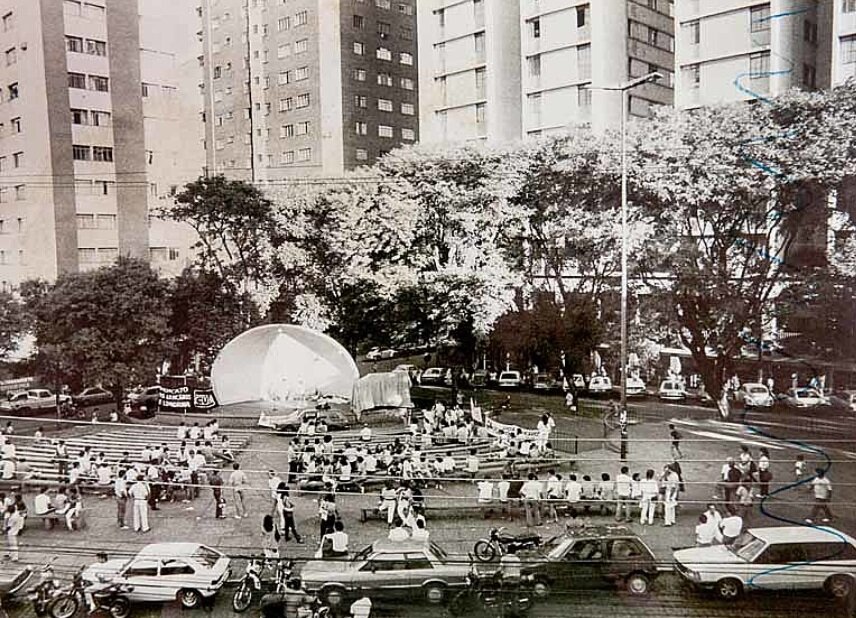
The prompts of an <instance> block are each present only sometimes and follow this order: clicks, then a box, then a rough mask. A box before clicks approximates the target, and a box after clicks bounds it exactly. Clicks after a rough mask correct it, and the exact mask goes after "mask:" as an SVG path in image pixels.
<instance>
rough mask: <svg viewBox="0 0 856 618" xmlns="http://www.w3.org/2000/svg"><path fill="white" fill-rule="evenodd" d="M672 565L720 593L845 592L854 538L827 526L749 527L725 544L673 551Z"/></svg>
mask: <svg viewBox="0 0 856 618" xmlns="http://www.w3.org/2000/svg"><path fill="white" fill-rule="evenodd" d="M674 558H675V570H676V571H677V572H678V574H680V575H681V577H683V578H684V579H686V580H687V581H689V582H690V583H692V584H693V585H694V586H698V587H700V588H713V589H715V590H716V592H717V593H718V594H719V596H720V597H722V598H724V599H734V598H736V597H738V596H740V595H741V594H742V593H743V592H744V591H746V590H810V589H817V590H826V591H827V592H829V593H830V594H832V595H834V596H836V597H838V598H842V599H843V598H846V597H847V596H848V595H849V594H850V591H851V590H852V589H853V586H854V582H856V580H854V578H853V575H852V573H853V572H854V570H856V542H854V540H853V538H851V537H849V536H848V535H846V534H844V533H843V532H839V531H838V530H835V529H834V528H829V527H812V526H783V527H778V528H752V529H750V530H747V531H746V532H744V533H743V534H742V535H741V536H740V537H739V538H738V539H737V540H736V541H735V542H734V543H732V544H731V545H711V546H708V547H692V548H689V549H680V550H677V551H675V552H674Z"/></svg>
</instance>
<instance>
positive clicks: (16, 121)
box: [9, 116, 21, 133]
mask: <svg viewBox="0 0 856 618" xmlns="http://www.w3.org/2000/svg"><path fill="white" fill-rule="evenodd" d="M9 126H11V127H12V133H20V132H21V118H20V116H19V117H17V118H12V120H11V121H10V122H9Z"/></svg>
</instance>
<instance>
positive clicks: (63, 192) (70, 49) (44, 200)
mask: <svg viewBox="0 0 856 618" xmlns="http://www.w3.org/2000/svg"><path fill="white" fill-rule="evenodd" d="M182 4H183V3H175V2H173V3H170V2H169V1H168V0H139V2H138V1H125V2H112V3H109V5H108V3H106V2H105V0H64V1H59V0H0V40H2V50H3V55H4V57H3V61H2V62H0V88H2V97H0V287H3V288H9V287H13V286H15V285H16V284H18V283H20V282H21V281H22V280H25V279H28V278H33V277H43V278H47V279H53V278H54V277H56V276H57V275H58V274H60V273H64V272H73V271H76V270H78V269H86V268H91V267H97V266H100V265H103V264H106V263H109V262H111V261H113V260H114V259H115V258H116V257H117V256H119V255H129V256H134V257H141V258H147V257H148V256H149V247H150V244H151V245H152V246H161V245H162V246H163V248H164V249H165V250H166V251H167V255H166V259H165V260H164V264H163V265H164V266H169V265H170V263H172V266H174V267H177V266H178V263H180V262H181V260H182V258H183V257H186V251H187V247H188V246H189V244H190V241H189V239H188V236H187V234H186V233H185V232H184V231H183V230H182V229H181V228H179V227H178V226H174V225H169V224H166V223H163V222H157V223H154V222H153V223H152V227H151V228H150V223H149V221H150V217H149V214H150V212H151V211H152V210H153V209H154V207H155V206H156V205H160V204H161V203H163V201H162V200H161V199H160V198H161V196H162V195H167V194H168V193H169V191H170V187H171V186H172V185H178V184H179V183H180V182H182V181H186V180H188V179H190V178H192V177H193V176H195V175H198V174H199V172H200V171H201V167H202V166H201V162H202V158H201V156H199V155H196V156H195V159H196V162H194V155H193V152H194V148H195V149H196V150H197V152H201V148H200V146H201V142H200V141H199V140H198V139H197V140H196V142H195V143H194V141H193V138H192V133H193V131H192V128H191V127H192V123H187V122H186V118H185V117H183V113H184V112H187V113H189V114H191V116H190V117H191V119H196V124H197V125H201V123H199V122H198V109H199V108H198V106H196V105H195V104H191V107H195V109H194V110H193V111H190V110H189V108H188V106H187V105H185V103H184V101H182V100H181V91H180V88H179V87H180V85H182V83H186V81H191V82H192V81H193V80H185V82H183V80H182V74H183V72H184V71H185V70H186V69H187V67H188V66H191V67H192V66H194V65H195V66H197V67H198V64H196V61H195V57H194V54H192V53H190V54H188V55H187V58H188V59H190V60H192V62H190V64H189V65H188V64H182V57H180V53H182V52H183V51H184V49H183V48H182V45H183V44H181V43H179V42H178V41H180V40H181V39H182V36H181V35H182V32H183V31H182V28H181V25H182V23H183V24H184V25H186V24H188V23H192V18H193V12H192V9H191V11H190V13H189V15H188V13H187V11H186V10H184V9H183V7H181V6H180V5H182ZM184 38H187V37H184ZM190 38H191V42H192V37H190ZM196 81H198V80H196ZM191 92H192V93H194V96H198V90H196V86H195V85H194V86H193V90H191ZM194 116H195V118H194ZM188 146H189V147H190V148H188ZM152 232H154V234H155V236H156V235H157V233H162V234H163V240H158V239H157V238H155V239H153V240H151V234H152ZM170 252H171V254H170ZM171 257H172V258H173V259H170V258H171Z"/></svg>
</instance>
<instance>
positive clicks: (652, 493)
mask: <svg viewBox="0 0 856 618" xmlns="http://www.w3.org/2000/svg"><path fill="white" fill-rule="evenodd" d="M639 490H640V491H641V492H642V497H641V498H640V500H639V506H640V508H641V509H642V512H641V513H640V515H639V523H640V524H642V525H644V524H646V523H647V524H648V525H649V526H653V525H654V511H656V510H657V496H659V495H660V486H659V484H658V483H657V479H655V478H654V470H652V469H650V468H649V469H648V470H646V472H645V479H644V480H642V481H640V482H639Z"/></svg>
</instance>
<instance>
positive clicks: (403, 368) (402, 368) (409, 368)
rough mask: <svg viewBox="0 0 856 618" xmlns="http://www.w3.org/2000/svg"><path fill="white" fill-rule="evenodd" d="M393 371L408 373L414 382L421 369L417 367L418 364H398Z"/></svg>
mask: <svg viewBox="0 0 856 618" xmlns="http://www.w3.org/2000/svg"><path fill="white" fill-rule="evenodd" d="M393 371H394V372H396V373H406V374H407V375H408V377H409V378H410V381H411V382H412V381H413V380H415V379H416V374H417V373H418V372H419V369H418V368H417V367H416V365H408V364H403V365H396V366H395V369H393Z"/></svg>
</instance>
